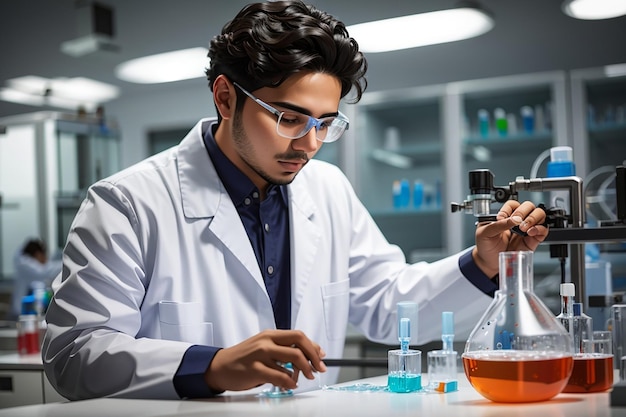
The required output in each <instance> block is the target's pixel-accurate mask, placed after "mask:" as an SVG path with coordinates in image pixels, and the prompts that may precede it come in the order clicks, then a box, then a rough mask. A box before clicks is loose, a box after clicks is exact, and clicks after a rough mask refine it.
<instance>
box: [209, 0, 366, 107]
mask: <svg viewBox="0 0 626 417" xmlns="http://www.w3.org/2000/svg"><path fill="white" fill-rule="evenodd" d="M209 58H210V59H211V64H210V68H208V69H207V70H206V75H207V79H208V81H209V87H210V88H211V90H212V89H213V82H214V81H215V79H216V78H217V77H218V76H219V75H220V74H224V75H226V76H227V77H228V78H229V79H230V80H231V81H236V82H237V83H239V84H241V85H242V86H243V87H244V88H246V89H247V90H249V91H254V90H256V89H259V88H262V87H276V86H279V85H280V84H281V83H282V82H283V81H285V79H287V78H288V77H289V76H291V75H293V74H295V73H297V72H299V71H315V72H323V73H327V74H331V75H333V76H335V77H337V78H338V79H339V81H340V82H341V97H342V98H343V97H345V96H346V95H347V94H348V93H349V92H350V90H351V89H352V87H354V88H355V93H356V96H355V98H354V100H353V101H354V102H357V101H359V100H360V99H361V96H362V95H363V92H364V91H365V88H366V87H367V80H366V79H365V72H366V71H367V61H366V60H365V57H364V56H363V54H362V53H361V52H360V51H359V47H358V44H357V43H356V41H355V40H354V39H353V38H351V37H350V36H349V35H348V32H347V30H346V27H345V25H344V24H343V23H342V22H340V21H339V20H337V19H335V18H334V17H332V16H331V15H329V14H328V13H326V12H323V11H321V10H318V9H316V8H315V7H313V6H311V5H307V4H304V3H303V2H301V1H297V0H296V1H272V2H265V3H253V4H249V5H247V6H245V7H244V8H243V9H242V10H241V11H240V12H239V13H238V14H237V16H235V18H234V19H233V20H232V21H230V22H229V23H227V24H226V25H225V26H224V28H223V29H222V33H221V34H220V35H218V36H215V37H214V38H213V39H212V40H211V45H210V48H209ZM237 93H238V94H240V93H239V91H238V92H237ZM242 102H243V100H238V103H242ZM218 114H219V112H218Z"/></svg>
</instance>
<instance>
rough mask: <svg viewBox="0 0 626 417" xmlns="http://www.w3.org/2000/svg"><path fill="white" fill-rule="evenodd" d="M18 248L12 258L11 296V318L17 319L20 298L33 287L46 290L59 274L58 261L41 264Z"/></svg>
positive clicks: (20, 302) (60, 265) (20, 307)
mask: <svg viewBox="0 0 626 417" xmlns="http://www.w3.org/2000/svg"><path fill="white" fill-rule="evenodd" d="M23 249H24V248H23V247H20V248H19V249H18V250H17V251H16V252H15V255H14V256H13V268H14V270H15V272H14V277H13V293H12V294H11V316H12V318H15V319H17V317H18V316H19V315H20V314H21V312H22V298H23V297H24V296H25V295H28V293H29V292H30V291H31V290H32V289H33V287H34V286H39V287H40V288H46V287H49V286H50V283H51V282H52V280H53V279H54V278H55V277H56V276H57V275H59V273H60V272H61V267H62V263H61V260H60V259H56V258H55V259H48V260H47V261H46V262H44V263H41V262H40V261H38V260H37V259H35V258H33V257H32V256H30V255H28V254H25V253H23Z"/></svg>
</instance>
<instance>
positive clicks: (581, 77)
mask: <svg viewBox="0 0 626 417" xmlns="http://www.w3.org/2000/svg"><path fill="white" fill-rule="evenodd" d="M570 85H571V97H572V135H573V137H574V146H575V149H582V150H583V152H578V153H576V154H575V162H576V169H577V173H578V172H580V174H579V175H580V176H582V177H583V179H584V190H585V207H586V210H587V213H586V214H587V223H588V224H589V225H590V226H601V225H608V226H610V225H611V224H612V223H613V222H615V221H616V219H617V201H616V198H617V195H616V185H615V172H616V171H615V169H616V167H617V166H624V165H626V114H625V113H626V64H618V65H610V66H606V67H602V68H589V69H581V70H576V71H572V72H571V74H570ZM596 247H597V248H598V249H599V253H592V255H593V256H594V258H597V259H598V262H597V264H598V265H600V266H603V263H606V264H608V265H609V269H608V271H609V272H608V273H607V274H600V275H599V278H598V279H597V280H595V281H594V282H591V283H589V279H588V291H587V293H588V294H589V295H590V296H592V295H594V294H605V293H609V294H611V291H613V292H614V293H618V294H619V293H623V292H624V291H626V242H624V241H621V242H601V243H599V244H598V245H596ZM597 270H598V268H595V269H594V272H592V273H590V272H589V266H588V271H587V276H588V277H589V276H598V274H597ZM594 274H595V275H594ZM606 275H610V276H611V278H612V279H611V280H609V282H610V283H611V286H606V287H602V286H600V285H595V284H596V283H602V282H607V280H606V279H603V278H604V277H605V276H606ZM594 291H596V293H594ZM594 327H595V319H594Z"/></svg>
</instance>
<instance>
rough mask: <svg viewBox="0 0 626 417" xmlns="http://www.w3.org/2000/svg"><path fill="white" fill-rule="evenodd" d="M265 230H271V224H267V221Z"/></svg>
mask: <svg viewBox="0 0 626 417" xmlns="http://www.w3.org/2000/svg"><path fill="white" fill-rule="evenodd" d="M265 231H266V232H269V231H270V225H269V224H267V223H265Z"/></svg>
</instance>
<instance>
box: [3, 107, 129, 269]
mask: <svg viewBox="0 0 626 417" xmlns="http://www.w3.org/2000/svg"><path fill="white" fill-rule="evenodd" d="M0 132H2V133H0V253H1V254H2V256H1V258H0V277H10V276H12V274H13V263H12V257H13V254H14V253H15V251H16V250H17V249H18V248H19V246H20V245H21V244H23V242H24V240H25V239H26V238H29V237H35V236H36V237H40V238H42V239H44V241H46V242H47V244H48V247H49V249H50V252H51V253H54V252H55V251H56V250H57V249H60V248H62V247H63V246H64V244H65V237H66V235H67V231H68V230H69V227H70V224H71V222H72V220H73V219H74V216H75V214H76V211H77V210H78V207H79V206H80V203H81V202H82V200H83V199H84V197H85V191H86V189H87V187H88V186H89V185H91V184H92V183H93V182H95V181H97V180H99V179H101V178H103V177H105V176H108V175H110V174H112V173H114V172H116V171H118V170H119V169H120V150H119V148H120V146H119V137H120V136H119V132H118V131H117V129H115V127H114V126H112V125H111V124H105V123H103V121H102V120H100V119H98V118H95V117H93V116H88V115H87V116H77V115H73V114H66V113H58V112H37V113H30V114H24V115H18V116H10V117H5V118H2V119H0Z"/></svg>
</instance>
